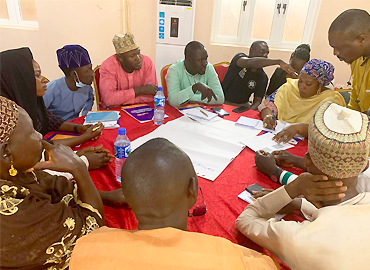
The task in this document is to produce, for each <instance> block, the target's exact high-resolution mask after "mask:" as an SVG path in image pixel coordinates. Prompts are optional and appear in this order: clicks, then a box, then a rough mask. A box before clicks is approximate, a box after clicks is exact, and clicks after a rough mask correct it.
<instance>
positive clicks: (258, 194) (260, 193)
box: [252, 188, 274, 199]
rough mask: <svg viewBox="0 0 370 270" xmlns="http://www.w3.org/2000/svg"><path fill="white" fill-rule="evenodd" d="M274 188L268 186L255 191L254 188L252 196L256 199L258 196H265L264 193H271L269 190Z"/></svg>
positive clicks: (271, 190)
mask: <svg viewBox="0 0 370 270" xmlns="http://www.w3.org/2000/svg"><path fill="white" fill-rule="evenodd" d="M273 191H274V190H273V189H270V188H263V189H262V190H261V191H255V190H253V192H252V193H253V195H252V196H253V198H255V199H258V198H261V197H263V196H265V195H267V194H269V193H271V192H273Z"/></svg>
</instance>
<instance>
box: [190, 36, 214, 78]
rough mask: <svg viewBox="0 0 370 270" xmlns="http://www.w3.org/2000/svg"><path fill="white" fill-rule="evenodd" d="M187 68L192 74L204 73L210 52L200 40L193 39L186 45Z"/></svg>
mask: <svg viewBox="0 0 370 270" xmlns="http://www.w3.org/2000/svg"><path fill="white" fill-rule="evenodd" d="M184 53H185V68H186V70H187V71H188V72H189V73H190V74H192V75H195V74H200V75H203V74H205V72H206V69H207V65H208V60H207V59H208V53H207V51H206V49H205V48H204V45H203V44H202V43H200V42H198V41H191V42H189V43H188V44H187V45H186V47H185V51H184Z"/></svg>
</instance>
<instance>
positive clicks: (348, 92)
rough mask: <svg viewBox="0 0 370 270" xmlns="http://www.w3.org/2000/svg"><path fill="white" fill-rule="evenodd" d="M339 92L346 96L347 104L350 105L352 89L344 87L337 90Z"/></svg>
mask: <svg viewBox="0 0 370 270" xmlns="http://www.w3.org/2000/svg"><path fill="white" fill-rule="evenodd" d="M337 91H338V92H339V94H341V95H342V97H343V98H344V101H345V102H346V105H348V103H349V101H350V99H351V90H349V89H344V90H337Z"/></svg>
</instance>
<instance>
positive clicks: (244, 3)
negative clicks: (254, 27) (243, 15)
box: [243, 1, 248, 11]
mask: <svg viewBox="0 0 370 270" xmlns="http://www.w3.org/2000/svg"><path fill="white" fill-rule="evenodd" d="M247 4H248V1H243V11H245V6H246V5H247Z"/></svg>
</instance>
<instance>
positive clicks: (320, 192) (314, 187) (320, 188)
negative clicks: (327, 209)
mask: <svg viewBox="0 0 370 270" xmlns="http://www.w3.org/2000/svg"><path fill="white" fill-rule="evenodd" d="M285 189H286V191H287V192H288V194H289V196H290V197H291V198H292V199H294V198H295V197H298V196H299V195H304V196H305V197H306V198H307V200H309V201H310V202H312V203H313V204H314V205H315V206H316V207H317V208H321V207H322V206H323V205H322V202H327V201H336V200H340V199H341V198H344V197H345V194H344V192H345V191H346V190H347V187H346V186H344V185H343V182H342V181H340V180H338V179H335V180H329V179H328V177H327V176H325V175H313V174H310V173H302V174H300V175H299V176H298V177H297V178H296V179H295V180H294V181H293V182H291V183H289V184H288V185H286V186H285Z"/></svg>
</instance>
